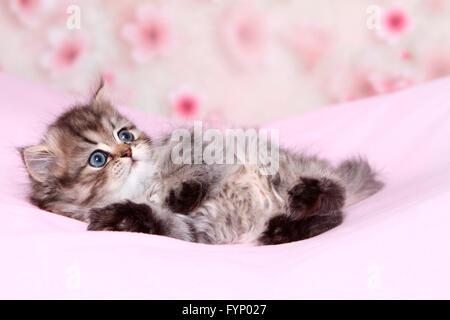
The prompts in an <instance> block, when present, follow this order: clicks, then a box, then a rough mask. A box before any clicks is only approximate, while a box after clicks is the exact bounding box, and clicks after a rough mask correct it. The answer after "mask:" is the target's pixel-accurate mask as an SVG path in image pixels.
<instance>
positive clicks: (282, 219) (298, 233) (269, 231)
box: [259, 211, 343, 245]
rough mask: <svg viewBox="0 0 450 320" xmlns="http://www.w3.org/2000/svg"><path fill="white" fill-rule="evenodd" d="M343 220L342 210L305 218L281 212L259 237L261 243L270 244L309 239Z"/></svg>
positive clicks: (271, 220) (270, 221)
mask: <svg viewBox="0 0 450 320" xmlns="http://www.w3.org/2000/svg"><path fill="white" fill-rule="evenodd" d="M342 220H343V219H342V213H341V212H340V211H335V212H332V213H329V214H326V215H315V216H311V217H307V218H303V219H293V218H292V217H289V216H287V215H285V214H280V215H278V216H275V217H273V218H272V219H270V220H269V222H268V224H267V228H266V230H265V231H264V232H263V233H262V234H261V236H260V237H259V243H260V244H263V245H269V244H281V243H287V242H293V241H299V240H304V239H308V238H311V237H314V236H317V235H319V234H321V233H324V232H326V231H328V230H330V229H333V228H335V227H337V226H338V225H340V224H341V223H342Z"/></svg>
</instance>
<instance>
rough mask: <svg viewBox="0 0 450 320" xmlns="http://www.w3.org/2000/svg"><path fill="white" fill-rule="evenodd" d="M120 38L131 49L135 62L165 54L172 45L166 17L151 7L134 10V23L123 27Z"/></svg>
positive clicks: (146, 6) (163, 12)
mask: <svg viewBox="0 0 450 320" xmlns="http://www.w3.org/2000/svg"><path fill="white" fill-rule="evenodd" d="M121 32H122V37H123V38H124V40H125V41H126V42H128V43H129V44H130V45H131V46H132V48H133V51H132V57H133V59H134V60H135V61H136V62H139V63H142V62H146V61H148V60H149V59H150V58H152V57H153V56H154V55H155V54H157V53H167V52H168V51H169V50H170V49H171V46H172V44H173V39H172V38H173V37H172V32H171V26H170V23H169V19H168V16H167V14H166V12H165V11H163V10H162V9H157V8H155V7H154V6H153V5H148V4H147V5H142V6H140V7H138V9H137V10H136V21H135V22H132V23H127V24H126V25H125V26H123V28H122V30H121Z"/></svg>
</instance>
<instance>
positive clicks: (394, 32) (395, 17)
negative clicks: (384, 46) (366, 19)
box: [379, 6, 411, 41]
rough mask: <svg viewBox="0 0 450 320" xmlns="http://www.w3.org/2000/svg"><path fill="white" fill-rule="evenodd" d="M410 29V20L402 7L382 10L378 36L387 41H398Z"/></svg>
mask: <svg viewBox="0 0 450 320" xmlns="http://www.w3.org/2000/svg"><path fill="white" fill-rule="evenodd" d="M410 28H411V18H410V16H409V15H408V13H407V12H406V10H405V9H403V8H402V7H399V6H397V7H391V8H388V9H384V10H383V11H382V14H381V28H380V30H379V36H381V37H382V38H385V39H387V40H389V41H396V40H398V39H399V38H400V37H401V36H402V35H403V34H405V33H406V32H407V31H408V30H409V29H410Z"/></svg>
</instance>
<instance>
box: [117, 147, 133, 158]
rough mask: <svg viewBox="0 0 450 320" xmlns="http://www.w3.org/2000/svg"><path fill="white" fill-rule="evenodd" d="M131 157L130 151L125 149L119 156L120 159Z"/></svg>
mask: <svg viewBox="0 0 450 320" xmlns="http://www.w3.org/2000/svg"><path fill="white" fill-rule="evenodd" d="M131 155H132V154H131V149H130V148H127V149H125V150H124V151H122V153H121V154H120V157H121V158H125V157H128V158H131Z"/></svg>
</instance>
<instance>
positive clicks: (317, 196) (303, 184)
mask: <svg viewBox="0 0 450 320" xmlns="http://www.w3.org/2000/svg"><path fill="white" fill-rule="evenodd" d="M288 194H289V209H290V211H291V213H292V214H293V215H294V216H299V217H307V216H311V215H313V214H318V213H328V212H332V211H336V210H340V209H341V208H342V207H343V206H344V200H345V190H344V188H343V187H341V186H340V185H339V184H337V183H336V182H334V181H332V180H330V179H326V178H322V179H320V180H319V179H314V178H304V177H303V178H300V183H298V184H296V185H295V186H294V187H293V188H292V189H291V190H290V191H289V192H288Z"/></svg>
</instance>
